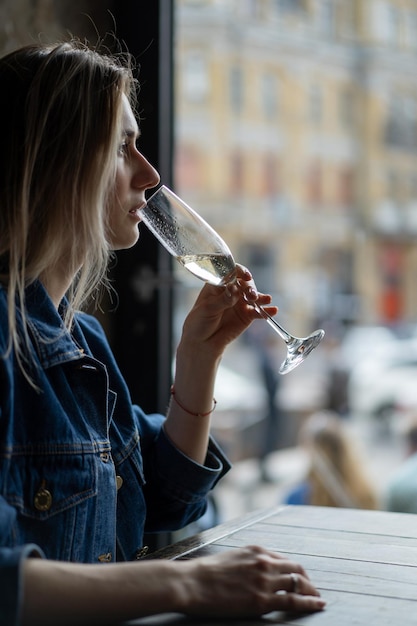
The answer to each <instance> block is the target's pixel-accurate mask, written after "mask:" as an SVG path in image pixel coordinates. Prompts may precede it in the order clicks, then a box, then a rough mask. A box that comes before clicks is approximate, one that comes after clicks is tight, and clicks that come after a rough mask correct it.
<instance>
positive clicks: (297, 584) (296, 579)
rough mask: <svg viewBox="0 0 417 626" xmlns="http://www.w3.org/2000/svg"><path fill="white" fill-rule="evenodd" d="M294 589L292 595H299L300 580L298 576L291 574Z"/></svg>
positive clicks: (291, 590) (292, 588)
mask: <svg viewBox="0 0 417 626" xmlns="http://www.w3.org/2000/svg"><path fill="white" fill-rule="evenodd" d="M290 577H291V582H292V587H291V589H290V593H298V592H299V591H300V578H299V576H298V574H295V573H294V572H291V574H290Z"/></svg>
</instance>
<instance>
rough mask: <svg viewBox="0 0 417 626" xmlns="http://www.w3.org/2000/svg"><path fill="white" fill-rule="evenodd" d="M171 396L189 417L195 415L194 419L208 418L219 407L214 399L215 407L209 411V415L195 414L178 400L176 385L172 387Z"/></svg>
mask: <svg viewBox="0 0 417 626" xmlns="http://www.w3.org/2000/svg"><path fill="white" fill-rule="evenodd" d="M171 396H172V397H173V398H174V400H175V402H176V403H177V404H178V406H179V407H180V409H182V410H183V411H185V412H186V413H188V415H193V416H194V417H207V416H208V415H210V413H213V411H214V409H215V408H216V405H217V400H216V398H213V406H212V407H211V409H210V411H207V413H193V412H192V411H189V410H188V409H186V408H185V406H184V405H182V404H181V402H179V401H178V398H177V396H176V394H175V388H174V385H172V386H171Z"/></svg>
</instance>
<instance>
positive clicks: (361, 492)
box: [285, 411, 378, 509]
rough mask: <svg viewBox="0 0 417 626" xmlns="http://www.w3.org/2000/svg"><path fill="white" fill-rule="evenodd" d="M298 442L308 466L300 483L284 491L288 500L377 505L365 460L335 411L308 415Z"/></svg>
mask: <svg viewBox="0 0 417 626" xmlns="http://www.w3.org/2000/svg"><path fill="white" fill-rule="evenodd" d="M299 445H300V446H301V447H302V448H303V449H304V450H305V452H306V454H307V458H308V469H307V473H306V476H305V478H304V479H303V480H302V481H301V482H300V484H298V485H296V486H295V487H294V488H293V489H292V490H291V491H290V492H289V493H288V494H287V496H286V498H285V502H286V503H287V504H311V505H316V506H332V507H346V508H360V509H376V508H378V507H377V504H378V500H377V496H376V491H375V490H374V488H373V487H372V484H371V481H370V479H369V478H368V476H367V472H366V468H365V463H364V460H362V459H361V458H360V456H359V454H358V452H357V445H356V443H355V442H354V440H353V438H352V437H351V434H350V433H349V431H348V430H347V425H346V423H345V422H344V421H343V420H342V419H341V418H340V416H339V415H338V414H337V413H335V412H332V411H319V412H316V413H313V414H312V415H310V416H309V417H308V418H307V419H306V421H305V422H304V424H303V425H302V427H301V428H300V432H299Z"/></svg>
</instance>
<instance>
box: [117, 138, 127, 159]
mask: <svg viewBox="0 0 417 626" xmlns="http://www.w3.org/2000/svg"><path fill="white" fill-rule="evenodd" d="M128 151H129V144H128V143H127V142H126V141H124V142H123V143H121V144H120V146H119V148H118V150H117V153H118V155H119V156H126V155H127V153H128Z"/></svg>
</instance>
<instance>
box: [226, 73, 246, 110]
mask: <svg viewBox="0 0 417 626" xmlns="http://www.w3.org/2000/svg"><path fill="white" fill-rule="evenodd" d="M229 89H230V104H231V108H232V111H233V112H234V113H241V111H242V109H243V98H244V94H243V72H242V68H240V67H238V66H236V65H235V66H233V67H231V68H230V74H229Z"/></svg>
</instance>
